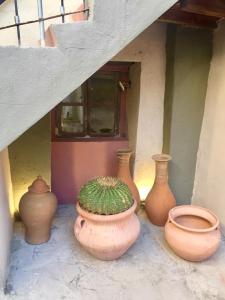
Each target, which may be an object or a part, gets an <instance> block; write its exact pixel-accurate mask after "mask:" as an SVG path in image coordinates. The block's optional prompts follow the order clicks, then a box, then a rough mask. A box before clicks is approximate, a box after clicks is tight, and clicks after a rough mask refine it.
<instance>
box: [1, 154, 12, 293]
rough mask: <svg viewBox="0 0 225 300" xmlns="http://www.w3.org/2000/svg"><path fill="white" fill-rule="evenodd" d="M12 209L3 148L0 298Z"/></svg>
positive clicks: (6, 260) (10, 187) (5, 272)
mask: <svg viewBox="0 0 225 300" xmlns="http://www.w3.org/2000/svg"><path fill="white" fill-rule="evenodd" d="M13 210H14V207H13V203H12V184H11V177H10V167H9V158H8V150H7V149H5V150H3V151H1V152H0V299H2V298H1V294H2V293H3V288H4V285H5V280H6V276H7V271H8V270H7V265H8V259H9V249H10V242H11V237H12V215H13Z"/></svg>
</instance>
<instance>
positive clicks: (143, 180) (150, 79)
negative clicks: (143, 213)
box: [114, 23, 166, 199]
mask: <svg viewBox="0 0 225 300" xmlns="http://www.w3.org/2000/svg"><path fill="white" fill-rule="evenodd" d="M165 43H166V25H165V24H160V23H154V24H152V25H151V26H150V27H149V28H148V29H146V30H145V31H144V32H143V33H142V34H140V35H139V36H138V38H136V39H135V40H134V41H133V42H132V43H130V45H128V46H127V47H126V48H125V49H123V50H122V51H121V52H120V53H119V54H118V55H117V56H116V57H115V58H114V59H115V60H127V61H134V62H135V61H136V62H140V63H141V77H140V99H138V98H137V100H139V110H138V112H137V120H136V129H135V130H136V160H135V168H134V180H135V182H136V184H137V186H138V188H139V191H140V194H141V198H142V199H145V197H146V195H147V193H148V191H149V189H150V188H151V186H152V184H153V180H154V176H155V168H154V162H153V161H152V159H151V156H152V155H153V154H155V153H161V151H162V143H163V103H164V89H165V65H166V55H165ZM136 108H137V109H138V105H136ZM134 125H135V124H133V126H134Z"/></svg>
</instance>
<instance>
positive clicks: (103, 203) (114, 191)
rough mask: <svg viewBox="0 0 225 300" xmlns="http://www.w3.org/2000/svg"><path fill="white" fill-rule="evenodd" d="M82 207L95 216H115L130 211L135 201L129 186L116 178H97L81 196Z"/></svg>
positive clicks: (81, 192) (89, 183)
mask: <svg viewBox="0 0 225 300" xmlns="http://www.w3.org/2000/svg"><path fill="white" fill-rule="evenodd" d="M79 204H80V206H81V207H82V208H83V209H85V210H87V211H89V212H91V213H94V214H99V215H114V214H118V213H121V212H123V211H125V210H127V209H129V208H130V207H131V206H132V205H133V199H132V195H131V192H130V190H129V188H128V186H127V185H126V184H125V183H123V182H122V181H120V180H119V179H118V178H115V177H97V178H94V179H93V180H90V181H89V182H88V183H87V184H85V185H84V186H83V187H82V188H81V190H80V194H79Z"/></svg>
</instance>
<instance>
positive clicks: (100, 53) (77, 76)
mask: <svg viewBox="0 0 225 300" xmlns="http://www.w3.org/2000/svg"><path fill="white" fill-rule="evenodd" d="M174 3H175V0H167V1H165V0H152V1H149V0H143V1H141V2H140V1H138V0H135V1H134V0H128V1H127V0H115V1H110V0H98V1H95V2H94V10H93V18H92V19H91V20H90V21H84V22H76V23H74V24H60V25H53V26H52V33H53V35H54V38H55V40H56V43H57V48H16V47H1V48H0V65H1V68H2V69H3V70H5V71H4V72H1V73H0V82H1V85H0V95H1V96H0V120H1V121H0V125H1V138H0V149H3V148H4V147H6V146H7V145H9V144H10V143H11V142H12V141H14V140H15V139H16V138H17V137H18V136H19V135H21V134H22V133H23V132H24V131H25V130H27V129H28V128H29V127H31V126H32V125H33V124H34V123H35V122H37V121H38V120H39V119H40V118H41V117H42V116H44V115H45V114H46V113H47V112H48V111H50V110H51V109H52V108H53V107H54V106H55V105H56V104H57V103H59V102H60V101H61V100H62V99H64V98H65V97H66V96H67V95H68V94H70V93H71V92H72V91H73V90H74V89H75V88H77V87H78V86H79V85H80V84H81V83H82V82H83V81H84V80H86V79H87V78H88V77H90V76H91V75H92V74H93V73H94V72H95V71H96V70H98V69H99V68H100V67H101V66H102V65H103V64H104V63H105V62H107V61H108V60H110V59H111V58H112V57H113V56H114V55H115V54H117V53H118V52H119V51H120V50H121V49H122V48H124V47H125V46H126V45H127V44H128V43H129V42H130V41H131V40H133V39H134V38H135V37H136V36H137V35H138V34H140V33H141V32H142V31H143V30H144V29H145V28H147V27H148V26H149V25H150V24H151V23H152V22H153V21H155V20H156V19H157V18H158V17H159V16H160V15H161V14H162V13H163V12H164V11H165V10H167V9H168V8H169V7H170V6H171V5H172V4H174ZM115 16H116V17H115ZM159 55H160V54H159ZM156 81H157V80H156ZM18 120H19V122H18Z"/></svg>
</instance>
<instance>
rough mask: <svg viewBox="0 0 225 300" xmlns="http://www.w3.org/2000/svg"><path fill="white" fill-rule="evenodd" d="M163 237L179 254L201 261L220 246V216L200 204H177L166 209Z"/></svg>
mask: <svg viewBox="0 0 225 300" xmlns="http://www.w3.org/2000/svg"><path fill="white" fill-rule="evenodd" d="M165 238H166V241H167V243H168V244H169V246H170V247H171V248H172V249H173V251H174V252H175V253H176V254H177V255H178V256H180V257H182V258H184V259H186V260H189V261H202V260H205V259H207V258H208V257H210V256H211V255H212V254H213V253H215V251H216V250H217V249H218V247H219V244H220V239H221V233H220V229H219V220H218V218H217V216H216V215H214V214H213V213H212V212H211V211H210V210H208V209H205V208H203V207H198V206H194V205H181V206H177V207H175V208H173V209H171V210H170V212H169V218H168V221H167V223H166V226H165Z"/></svg>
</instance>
